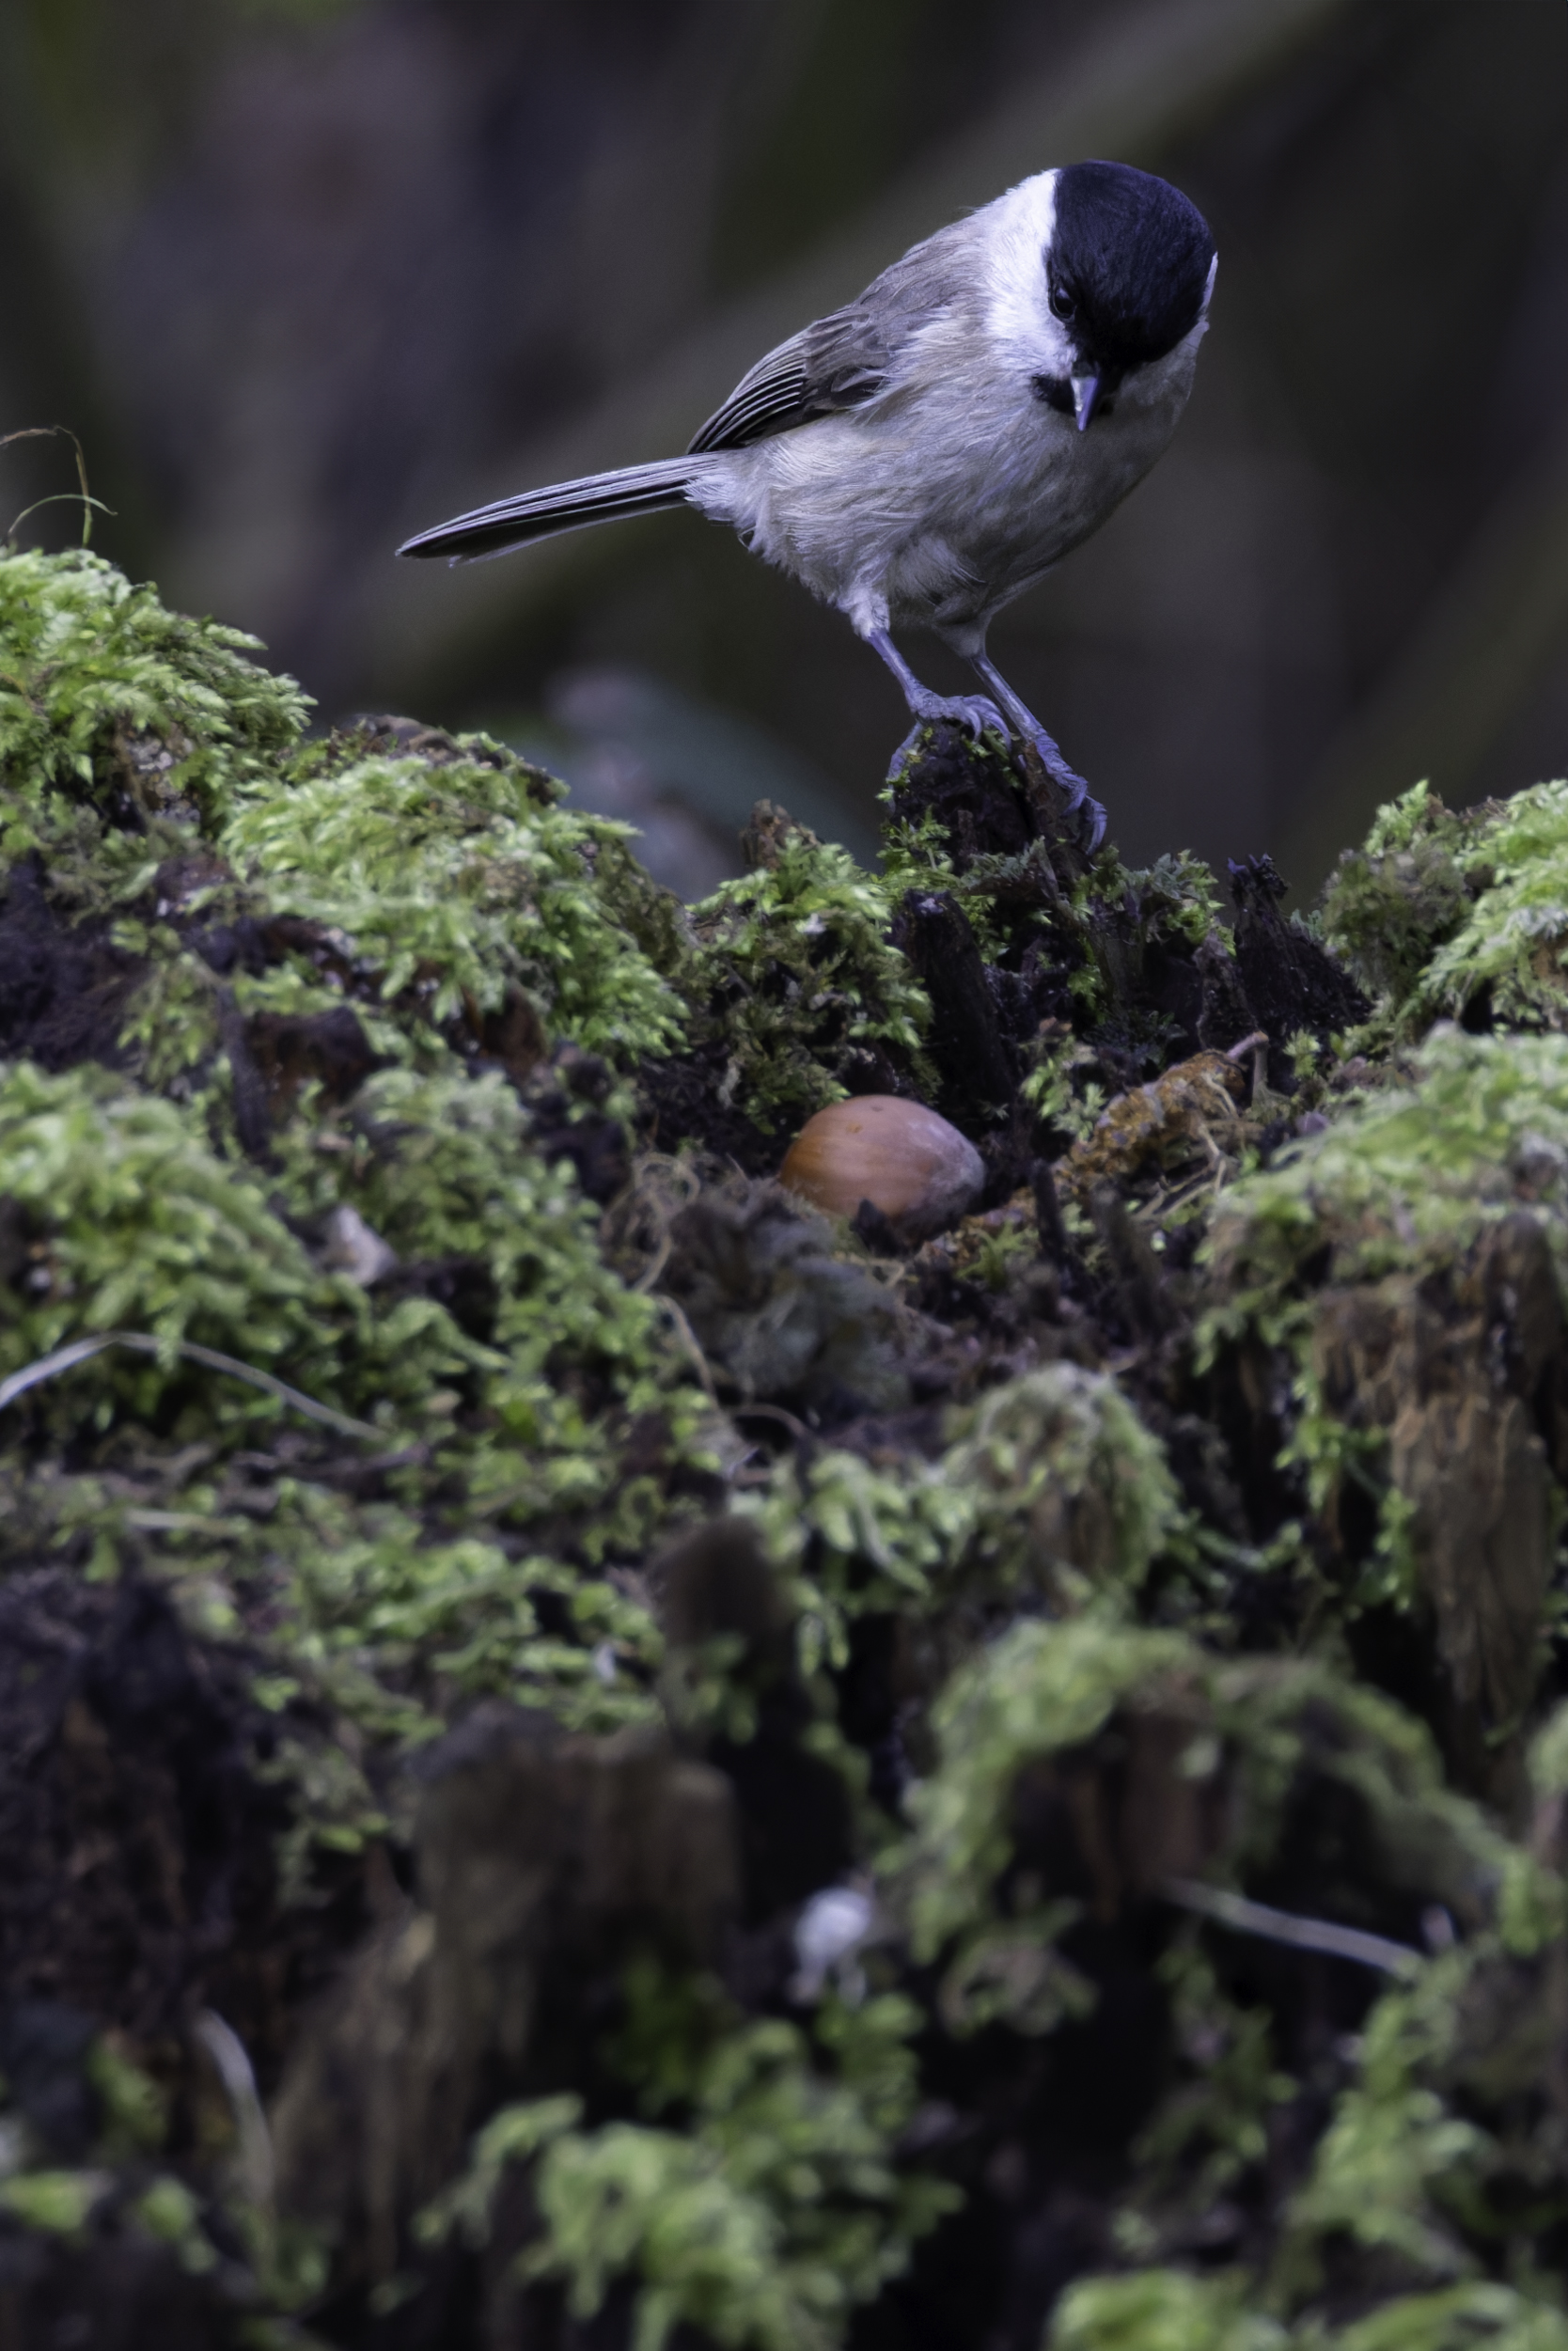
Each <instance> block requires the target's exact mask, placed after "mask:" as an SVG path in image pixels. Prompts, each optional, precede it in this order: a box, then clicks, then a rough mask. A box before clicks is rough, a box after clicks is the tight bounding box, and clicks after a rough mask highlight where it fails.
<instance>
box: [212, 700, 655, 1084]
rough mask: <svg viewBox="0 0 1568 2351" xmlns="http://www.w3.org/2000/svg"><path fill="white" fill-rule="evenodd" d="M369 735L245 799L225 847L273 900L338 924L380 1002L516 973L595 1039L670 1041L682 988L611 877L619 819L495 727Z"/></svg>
mask: <svg viewBox="0 0 1568 2351" xmlns="http://www.w3.org/2000/svg"><path fill="white" fill-rule="evenodd" d="M357 747H358V746H357V745H355V744H353V742H352V740H351V741H350V742H349V743H348V744H346V745H344V746H343V749H342V753H341V755H340V756H339V757H337V758H333V757H328V756H324V755H323V754H322V753H321V752H319V751H311V752H309V753H307V754H306V755H305V757H303V758H302V759H300V760H296V761H294V762H293V763H292V764H291V765H290V767H289V768H287V769H286V770H285V771H284V772H283V773H281V774H280V775H277V776H273V777H270V778H267V779H265V780H264V781H260V782H258V783H256V784H253V785H252V786H251V787H250V788H249V789H248V790H247V791H246V792H245V793H244V794H243V799H242V800H241V801H240V802H239V804H237V805H236V806H235V807H233V809H232V812H231V813H230V815H229V817H228V820H227V823H226V824H225V825H224V827H223V830H222V834H221V841H220V845H221V847H222V850H223V853H224V854H225V856H226V857H227V859H228V860H229V862H230V864H231V865H232V867H233V869H234V870H235V872H236V873H237V874H239V875H240V876H242V877H243V879H244V880H245V881H246V882H248V883H251V884H252V885H253V886H255V888H256V890H257V893H258V896H259V900H260V902H261V903H262V904H263V905H264V906H265V907H266V909H267V910H268V911H269V912H270V913H272V914H274V915H285V916H291V917H295V918H297V919H300V920H304V921H306V922H309V923H312V924H315V925H318V926H320V928H321V930H322V931H325V932H327V933H332V934H334V936H335V940H336V941H337V943H338V944H339V946H340V951H341V952H342V954H343V955H344V956H345V957H346V958H347V959H348V960H349V961H350V963H351V964H352V965H353V968H354V970H355V971H356V972H363V973H364V974H365V975H367V977H370V976H373V990H374V995H375V996H376V997H377V998H378V999H379V1001H380V1002H381V1003H382V1004H383V1005H388V1006H389V1005H392V1004H394V1003H396V1001H397V1000H398V999H399V998H400V997H404V996H411V997H412V998H413V1000H414V1006H416V1008H417V1010H418V1011H419V1012H421V1013H422V1014H423V1015H424V1018H425V1019H426V1020H427V1021H428V1022H429V1023H430V1024H431V1026H432V1027H439V1026H440V1024H442V1023H443V1022H445V1021H447V1020H450V1019H451V1018H452V1016H453V1015H454V1014H456V1013H460V1012H461V1011H463V1009H464V1008H465V1007H472V1008H475V1009H476V1011H477V1013H478V1014H479V1015H482V1014H484V1013H486V1012H494V1011H496V1010H498V1008H499V1007H500V1006H501V1004H502V1003H503V1001H504V999H505V997H506V995H507V992H508V989H509V987H520V988H522V989H524V990H525V992H526V993H527V995H528V996H529V998H530V999H531V1001H532V1002H533V1004H534V1006H535V1009H536V1011H538V1013H539V1014H540V1016H541V1020H542V1021H543V1023H544V1024H545V1027H547V1028H548V1029H549V1030H550V1031H552V1032H554V1033H559V1034H563V1035H566V1036H569V1037H571V1038H572V1040H573V1041H574V1042H576V1043H577V1044H579V1045H581V1046H582V1047H584V1048H585V1049H586V1050H588V1051H589V1052H595V1053H604V1054H608V1055H610V1056H611V1057H612V1058H615V1059H617V1060H619V1061H630V1060H635V1058H638V1057H639V1056H641V1055H643V1054H647V1053H660V1052H663V1051H666V1050H667V1049H668V1047H669V1046H670V1044H671V1043H672V1042H674V1041H675V1040H676V1039H677V1038H678V1037H679V1035H680V1032H681V1007H680V1004H679V1002H678V1001H677V999H676V998H675V997H674V996H673V995H671V994H670V992H669V989H668V988H667V986H666V984H665V983H664V982H663V981H662V980H660V978H659V976H658V975H657V974H656V973H655V972H654V970H653V968H652V966H651V964H649V962H648V960H647V958H646V956H645V955H644V954H643V952H642V950H641V949H640V948H638V947H637V945H636V944H635V941H634V940H633V939H632V938H631V937H630V936H629V935H628V934H627V933H626V932H625V931H623V930H622V929H621V928H620V926H619V923H618V922H616V921H615V920H614V919H613V918H611V917H607V915H606V911H605V907H604V902H603V899H602V896H601V894H600V891H599V888H598V884H597V867H598V864H599V863H600V861H602V860H603V861H605V862H620V861H623V860H624V859H625V855H626V852H625V848H624V842H625V840H626V839H627V834H626V830H625V828H624V827H623V826H619V825H616V824H612V823H608V822H607V821H606V820H604V819H603V818H599V817H588V816H582V815H579V814H577V813H576V812H575V811H573V810H570V809H567V808H563V807H559V806H557V801H558V799H559V796H560V791H559V787H558V786H557V785H555V784H553V783H552V782H551V781H550V780H549V778H548V777H545V776H541V775H540V773H539V772H538V771H537V770H536V769H533V768H530V767H528V766H527V765H526V764H525V762H524V761H523V760H518V759H516V758H514V757H513V756H511V755H510V754H508V753H505V752H502V751H500V750H499V749H498V747H497V746H494V745H492V744H488V743H486V742H485V741H484V739H483V738H482V737H470V738H467V739H465V741H464V743H463V744H462V745H461V746H459V754H460V755H459V756H456V757H451V758H447V759H444V760H442V761H441V763H440V764H432V763H431V762H429V761H427V760H423V759H418V758H402V759H394V758H388V757H385V756H379V757H378V756H372V757H369V758H363V757H359V758H356V757H354V756H353V753H354V751H355V749H356V748H357ZM311 976H312V977H314V975H313V974H312V975H311ZM411 1009H412V1008H411Z"/></svg>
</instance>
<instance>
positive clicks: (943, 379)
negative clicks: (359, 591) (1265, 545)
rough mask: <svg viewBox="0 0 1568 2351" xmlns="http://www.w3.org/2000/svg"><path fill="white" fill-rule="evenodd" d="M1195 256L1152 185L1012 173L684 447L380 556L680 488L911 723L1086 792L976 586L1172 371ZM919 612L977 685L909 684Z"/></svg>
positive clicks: (606, 515) (1058, 541)
mask: <svg viewBox="0 0 1568 2351" xmlns="http://www.w3.org/2000/svg"><path fill="white" fill-rule="evenodd" d="M1216 267H1217V256H1216V255H1215V243H1214V239H1213V237H1212V236H1211V235H1210V233H1209V227H1208V224H1207V222H1206V221H1205V220H1204V219H1203V217H1202V215H1201V213H1200V212H1198V211H1197V210H1196V208H1195V207H1194V206H1193V205H1191V204H1190V203H1189V202H1188V201H1187V199H1186V197H1185V196H1183V195H1181V194H1180V193H1179V192H1178V190H1176V189H1175V188H1172V187H1170V186H1168V184H1167V182H1166V181H1165V180H1156V179H1154V178H1152V176H1151V175H1150V174H1149V173H1148V172H1143V171H1134V170H1133V169H1132V168H1131V167H1130V165H1126V164H1103V163H1088V164H1069V165H1066V166H1065V167H1064V168H1062V169H1059V170H1056V171H1043V172H1040V173H1037V174H1036V176H1035V177H1034V178H1033V179H1031V180H1023V181H1021V182H1020V184H1019V185H1018V186H1017V187H1016V188H1011V189H1010V190H1009V191H1008V193H1007V195H1006V196H997V197H996V200H995V202H994V203H991V204H987V205H984V206H982V207H981V209H980V211H979V212H972V213H970V214H969V216H968V217H967V219H964V220H961V221H956V222H955V223H954V224H953V226H952V227H950V228H943V229H939V230H938V231H937V233H936V235H935V236H934V237H928V238H926V240H925V241H924V243H921V244H917V245H915V246H912V247H911V249H910V251H909V252H908V253H906V254H905V255H904V257H903V259H902V261H895V262H894V263H893V266H892V267H891V269H887V270H884V272H883V274H882V275H881V276H880V277H878V278H876V279H874V280H873V282H872V283H871V284H870V286H868V287H867V289H866V290H865V292H864V293H863V294H862V295H860V297H859V299H858V300H857V301H855V302H852V303H850V304H848V305H847V306H845V307H844V308H843V309H842V310H835V311H833V312H832V313H831V315H830V316H829V317H827V318H825V319H819V320H818V321H816V323H815V324H814V325H812V326H808V327H805V328H803V329H802V330H801V332H800V333H799V334H798V335H793V336H792V337H791V338H790V340H789V341H788V342H787V343H780V344H779V346H778V348H777V350H776V351H773V352H770V353H768V355H767V357H766V358H765V359H760V360H759V361H758V363H757V365H756V367H754V368H752V369H751V371H750V373H749V374H748V375H745V376H743V377H742V379H741V381H740V383H739V384H737V385H736V386H735V389H734V390H733V392H731V393H730V395H729V399H728V400H726V401H725V403H724V405H723V407H722V408H720V409H719V410H718V411H717V412H716V414H714V415H712V416H710V417H709V419H708V421H707V423H706V424H705V425H704V426H703V427H702V430H701V431H700V432H698V435H697V437H696V438H695V440H694V441H693V442H692V445H691V447H690V448H689V449H688V450H687V452H686V454H685V456H684V457H676V458H669V459H666V460H665V461H663V462H660V463H657V464H652V465H626V466H622V467H621V468H620V469H619V471H618V472H616V473H612V474H589V475H588V476H587V477H586V478H584V479H582V480H580V481H561V482H555V483H552V484H551V486H550V487H549V488H548V489H544V490H526V491H525V492H524V493H523V494H521V496H519V497H515V498H503V499H501V500H500V501H499V503H498V504H496V505H494V506H485V507H479V508H478V509H477V510H476V511H475V512H473V513H472V514H460V515H459V516H458V517H457V518H456V520H455V521H453V522H450V523H443V524H441V525H439V527H438V528H436V529H434V530H427V531H421V532H420V533H419V534H418V535H417V537H416V538H414V539H410V540H407V541H405V542H404V544H403V545H402V546H401V547H400V549H399V550H398V552H399V554H400V555H405V556H437V555H445V556H449V557H450V558H451V559H452V560H453V561H454V562H459V561H462V560H463V559H464V558H466V557H470V556H494V555H503V554H505V553H506V552H507V550H508V549H509V548H511V547H520V546H523V545H525V544H526V542H527V541H530V540H534V539H551V538H554V537H555V536H556V535H557V533H558V532H561V531H568V530H576V529H578V528H579V527H580V526H581V525H584V524H587V523H609V522H616V521H619V519H620V517H621V516H623V515H631V514H648V513H651V512H652V511H654V509H657V508H660V507H673V506H695V507H696V508H698V510H699V511H700V512H701V513H703V514H706V515H708V516H710V517H711V518H712V519H713V521H714V522H719V523H729V524H731V525H733V526H734V528H735V529H736V530H738V531H739V532H740V534H741V536H742V538H743V539H744V540H745V543H746V545H747V546H748V547H750V548H751V549H752V550H753V551H754V552H755V553H756V554H758V555H760V556H765V557H766V558H767V560H768V561H769V562H770V563H776V564H778V565H779V566H780V567H781V568H782V569H783V570H784V571H786V572H792V573H793V574H794V576H795V578H796V579H798V580H802V581H804V582H805V584H806V586H807V587H808V588H810V589H811V590H812V591H813V593H814V594H816V595H818V596H820V597H822V598H823V601H824V602H825V603H830V604H834V605H836V606H837V607H838V609H839V611H840V612H841V613H843V615H844V616H845V618H846V619H848V621H849V622H850V624H851V626H852V627H853V628H854V629H855V631H856V632H857V634H858V635H861V636H863V637H864V638H865V639H866V642H867V643H868V644H869V645H871V646H873V647H874V648H875V650H877V651H878V652H879V653H880V654H881V656H882V658H883V660H884V661H885V662H886V664H887V666H888V667H889V669H891V670H892V672H893V675H894V676H895V677H896V678H897V679H898V682H899V683H900V685H901V686H902V689H903V696H904V699H905V701H906V702H907V703H908V705H909V708H910V711H911V713H913V715H914V718H915V721H916V725H915V728H914V729H913V730H912V732H911V735H910V737H909V739H908V742H907V743H905V744H903V745H902V746H901V749H900V752H899V754H898V758H897V759H895V761H894V767H895V769H896V768H897V766H898V763H899V760H902V757H903V753H904V751H905V750H907V748H908V747H909V743H913V742H914V741H915V739H916V737H917V735H918V733H919V730H920V728H921V727H922V726H923V725H924V724H926V723H927V722H928V721H930V720H933V719H949V720H954V721H956V722H957V723H958V724H959V725H960V726H962V727H964V728H966V729H968V730H969V731H970V732H971V733H973V734H976V735H978V734H980V731H981V729H984V728H987V727H995V728H996V729H997V730H998V732H999V733H1000V734H1001V735H1002V736H1003V737H1004V738H1006V737H1007V736H1008V735H1009V733H1010V731H1011V733H1013V734H1016V735H1017V736H1019V737H1021V738H1024V739H1027V741H1029V742H1031V743H1033V744H1036V745H1037V747H1038V749H1039V751H1040V754H1041V757H1042V758H1043V760H1044V762H1045V765H1046V767H1047V769H1048V770H1049V772H1050V773H1051V774H1052V775H1053V776H1055V777H1056V779H1057V781H1058V784H1059V785H1061V786H1062V787H1063V788H1064V790H1065V791H1066V792H1067V794H1068V799H1069V806H1070V807H1085V808H1086V812H1087V814H1088V817H1089V820H1090V827H1091V833H1092V839H1093V840H1094V841H1095V842H1096V843H1098V841H1099V840H1100V839H1101V836H1102V835H1103V834H1104V831H1105V811H1104V810H1103V809H1102V808H1101V807H1099V805H1098V803H1097V802H1095V801H1092V800H1090V799H1089V796H1088V790H1087V787H1086V786H1085V784H1084V782H1083V779H1082V777H1081V776H1075V775H1074V772H1073V770H1072V769H1071V768H1070V767H1069V766H1068V765H1067V763H1066V761H1065V760H1063V758H1062V756H1061V753H1060V752H1059V751H1058V748H1057V746H1056V744H1054V743H1053V742H1052V740H1051V738H1050V736H1049V735H1048V734H1047V733H1046V731H1045V729H1044V728H1043V726H1042V725H1041V723H1040V721H1039V719H1038V718H1036V717H1035V716H1034V714H1033V713H1032V712H1031V711H1029V710H1028V709H1027V706H1026V705H1025V704H1024V703H1023V702H1022V701H1021V700H1020V699H1019V697H1018V696H1017V695H1016V694H1015V693H1014V692H1013V691H1012V688H1011V686H1010V685H1009V684H1008V682H1007V681H1006V680H1005V679H1004V678H1003V677H1002V676H1001V675H1000V673H999V672H998V671H997V669H996V666H995V664H994V663H992V662H991V661H990V660H989V659H988V658H987V656H986V650H985V637H986V631H987V630H988V628H989V627H990V625H991V622H992V620H993V619H995V617H996V614H997V613H998V612H999V611H1000V610H1001V609H1002V606H1003V605H1004V604H1007V603H1011V601H1012V599H1013V597H1015V596H1018V595H1021V594H1022V593H1023V591H1024V589H1025V588H1030V587H1032V586H1033V585H1034V583H1035V581H1036V580H1038V579H1039V578H1040V577H1041V576H1042V574H1043V573H1044V572H1048V571H1049V570H1050V568H1051V566H1052V565H1053V564H1054V563H1056V562H1058V560H1059V559H1060V557H1061V556H1064V555H1066V554H1067V552H1068V550H1069V549H1070V548H1072V547H1075V546H1076V545H1077V544H1078V543H1079V541H1081V540H1084V539H1087V538H1088V537H1089V535H1090V532H1091V531H1094V530H1097V529H1098V528H1099V526H1100V525H1101V524H1102V523H1103V522H1104V521H1105V518H1106V516H1107V515H1108V514H1110V513H1111V512H1112V510H1113V509H1115V508H1116V507H1118V506H1120V505H1121V501H1122V499H1123V498H1124V497H1125V496H1126V495H1127V493H1128V492H1129V491H1130V490H1131V489H1133V488H1134V487H1135V485H1136V484H1137V482H1139V481H1140V480H1141V479H1142V478H1143V476H1144V475H1145V474H1146V473H1147V472H1148V471H1149V469H1150V467H1151V466H1152V464H1153V462H1154V460H1155V459H1156V458H1157V457H1158V456H1159V455H1160V454H1161V452H1162V450H1163V449H1164V448H1165V447H1166V444H1167V443H1168V441H1169V439H1170V436H1171V434H1172V432H1173V431H1175V429H1176V422H1177V419H1178V418H1179V416H1180V415H1181V413H1182V411H1183V409H1184V407H1185V405H1186V400H1187V395H1188V393H1189V392H1190V391H1191V389H1192V379H1193V370H1194V368H1195V367H1196V365H1197V360H1198V346H1199V343H1200V340H1201V339H1202V337H1203V335H1204V333H1205V331H1206V328H1207V323H1208V308H1209V297H1210V294H1211V293H1212V292H1213V290H1214V282H1215V268H1216ZM916 627H919V628H927V629H932V630H934V632H935V634H936V635H938V636H940V637H941V638H942V639H943V640H944V641H945V642H946V643H947V644H949V645H950V646H951V647H952V648H953V650H954V651H956V652H959V653H962V654H963V655H964V657H965V658H966V659H967V660H968V661H969V662H970V663H971V664H972V665H973V666H974V667H975V669H976V670H978V671H979V673H980V678H981V680H982V681H983V682H984V683H985V684H986V685H987V686H988V687H989V688H990V690H991V695H992V696H994V697H995V700H992V699H991V698H989V697H983V696H979V695H975V696H963V697H948V696H945V695H940V694H933V692H932V691H931V689H930V687H929V686H924V685H922V684H921V683H920V682H919V680H918V679H917V677H916V675H915V673H914V671H913V670H912V669H911V668H910V666H909V665H908V663H907V662H906V661H905V660H904V658H903V656H902V653H901V652H900V651H899V650H898V648H897V647H896V646H895V644H894V643H893V639H892V637H891V635H889V631H890V630H891V629H894V628H916Z"/></svg>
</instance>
